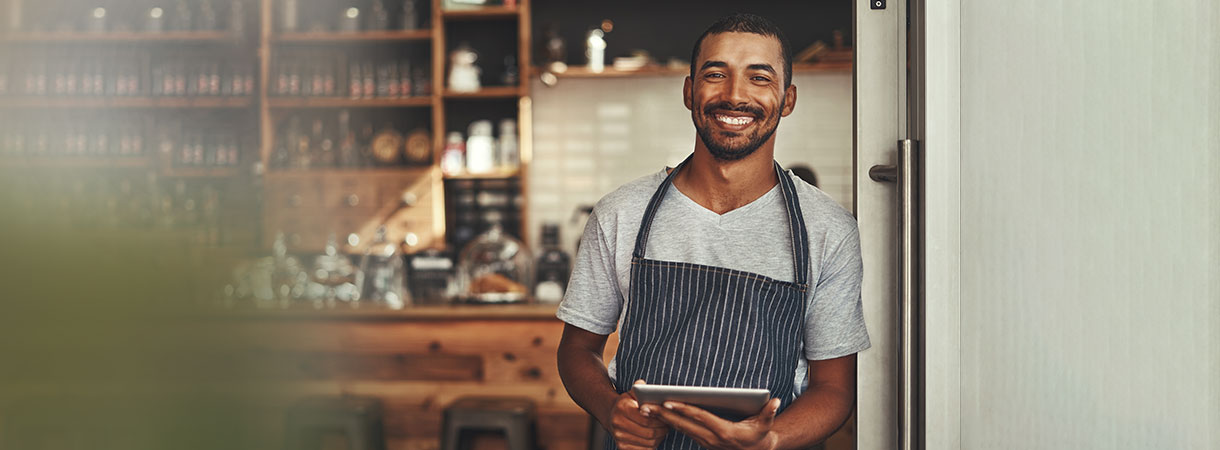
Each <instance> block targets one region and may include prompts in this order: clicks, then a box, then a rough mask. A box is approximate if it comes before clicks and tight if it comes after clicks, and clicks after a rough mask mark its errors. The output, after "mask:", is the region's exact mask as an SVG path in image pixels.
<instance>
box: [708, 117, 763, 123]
mask: <svg viewBox="0 0 1220 450" xmlns="http://www.w3.org/2000/svg"><path fill="white" fill-rule="evenodd" d="M716 120H719V121H721V122H724V123H727V124H729V125H745V124H748V123H750V122H753V121H754V118H752V117H729V116H716Z"/></svg>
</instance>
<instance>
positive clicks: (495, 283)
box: [457, 220, 534, 303]
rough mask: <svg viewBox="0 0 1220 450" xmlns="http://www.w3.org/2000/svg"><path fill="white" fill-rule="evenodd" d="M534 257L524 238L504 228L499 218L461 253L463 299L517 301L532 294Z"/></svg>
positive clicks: (459, 262)
mask: <svg viewBox="0 0 1220 450" xmlns="http://www.w3.org/2000/svg"><path fill="white" fill-rule="evenodd" d="M533 271H534V261H533V257H532V256H531V255H530V252H529V249H527V248H526V247H525V244H522V243H521V241H519V240H517V239H516V238H514V237H512V236H511V235H509V234H507V233H505V232H504V230H503V228H502V227H501V226H500V224H499V221H498V220H497V221H492V224H491V228H490V229H488V230H487V231H486V232H484V233H483V234H480V235H478V236H476V237H475V238H474V239H473V240H471V241H470V242H469V243H467V244H466V246H465V247H464V248H463V249H462V253H461V255H460V256H459V257H458V270H457V282H458V292H459V295H460V297H461V298H462V299H464V300H466V301H470V302H474V303H517V302H524V301H526V300H527V299H528V298H529V297H528V295H527V293H528V292H529V286H530V285H531V284H532V283H531V281H532V280H533Z"/></svg>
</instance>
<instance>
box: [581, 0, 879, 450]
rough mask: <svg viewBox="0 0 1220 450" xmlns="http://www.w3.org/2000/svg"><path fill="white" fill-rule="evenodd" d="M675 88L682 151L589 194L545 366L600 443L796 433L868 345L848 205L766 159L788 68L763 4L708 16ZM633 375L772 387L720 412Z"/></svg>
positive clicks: (803, 432)
mask: <svg viewBox="0 0 1220 450" xmlns="http://www.w3.org/2000/svg"><path fill="white" fill-rule="evenodd" d="M683 101H684V102H685V104H686V107H687V109H689V110H690V111H691V120H692V121H693V122H694V124H695V128H696V130H697V137H696V139H695V146H694V152H693V153H692V154H691V156H690V157H688V158H687V159H686V160H685V161H683V162H682V164H679V165H678V166H677V167H675V168H673V169H672V170H669V169H665V170H660V171H658V172H656V173H654V174H652V175H648V176H645V177H643V178H640V179H638V180H635V181H633V182H631V183H628V184H626V185H624V186H622V187H620V188H619V189H617V190H615V191H614V192H612V193H610V194H609V195H607V196H606V197H604V198H603V199H602V200H601V201H599V202H598V203H597V205H596V206H595V207H594V209H593V214H592V216H590V219H589V222H588V225H587V226H586V228H585V232H584V235H583V236H582V238H581V246H580V252H579V254H578V255H577V258H576V259H577V262H576V267H575V268H574V270H573V273H572V279H571V281H570V283H569V285H568V290H567V293H566V295H565V297H564V301H563V303H562V304H561V305H560V307H559V312H558V313H557V316H558V317H559V318H560V319H561V320H563V321H564V322H566V323H567V325H566V326H565V328H564V333H563V339H562V341H561V342H560V344H559V352H558V358H559V372H560V376H561V377H562V378H563V382H564V385H565V386H566V387H567V390H568V393H569V394H570V395H571V396H572V398H573V400H575V401H576V402H577V403H578V404H580V405H581V407H583V408H584V409H585V410H586V411H588V412H589V413H590V414H592V415H593V416H594V417H596V418H597V420H598V421H599V422H600V423H601V424H602V426H604V427H605V428H606V429H607V430H608V431H609V435H610V441H611V442H609V443H608V444H609V446H610V448H614V447H619V448H624V449H638V448H666V449H685V448H697V447H705V448H749V449H755V448H757V449H773V448H803V447H808V446H810V445H813V444H816V443H818V442H821V441H823V440H825V439H826V438H827V437H829V436H830V435H831V434H832V433H834V431H835V430H837V429H838V428H839V427H840V426H842V425H843V423H844V421H846V420H847V418H848V416H850V415H851V410H852V408H853V402H854V399H855V383H856V382H855V380H856V374H855V367H856V356H855V355H856V353H857V352H859V351H861V350H864V349H866V348H868V347H869V340H868V333H867V331H866V330H865V327H864V319H863V313H862V308H861V304H860V280H861V276H862V265H861V261H860V242H859V233H858V232H857V229H856V222H855V219H854V218H853V217H852V215H851V213H849V212H848V211H846V210H844V209H843V208H842V207H840V206H839V205H838V204H837V203H835V202H834V200H832V199H831V198H830V197H829V196H827V195H826V194H824V193H823V192H821V191H819V190H818V189H817V188H814V187H813V186H810V185H808V184H806V183H804V182H803V181H801V180H800V179H799V178H796V176H795V175H793V174H792V173H791V172H789V171H785V170H782V169H781V168H780V166H779V165H778V164H777V163H775V161H774V152H775V132H776V129H777V128H778V126H779V122H780V118H781V117H785V116H787V115H789V114H791V113H792V110H793V108H794V107H795V106H796V86H793V85H792V63H791V51H790V50H789V48H788V44H787V42H786V40H785V39H784V37H783V34H782V33H781V32H780V30H779V28H778V27H776V26H775V25H774V24H772V23H771V22H770V21H767V20H766V19H763V18H761V17H758V16H754V15H750V14H737V15H733V16H729V17H726V18H724V19H721V20H720V21H718V22H716V23H715V24H713V25H712V26H711V27H710V28H708V30H707V31H705V32H704V34H703V35H702V36H700V37H699V39H698V40H697V41H696V42H695V46H694V50H693V51H692V57H691V73H690V76H689V77H688V78H687V79H686V82H685V83H684V85H683ZM616 330H617V331H618V332H619V347H618V351H617V353H616V355H615V358H614V361H612V362H611V363H610V364H609V366H607V365H606V364H604V363H603V361H602V354H603V352H604V350H605V344H606V338H607V336H608V335H609V334H610V333H612V332H614V331H616ZM641 382H647V383H653V384H672V385H688V386H714V387H741V388H763V389H767V390H769V391H771V396H772V397H773V398H772V400H771V401H770V402H769V403H767V405H766V406H764V407H763V409H762V411H760V412H759V413H758V414H756V415H754V416H752V417H745V418H741V417H722V416H719V415H715V414H711V413H709V412H707V411H704V410H702V409H699V408H697V407H695V406H691V405H685V404H680V403H674V402H666V403H665V404H664V405H652V404H644V405H641V404H639V403H638V402H637V401H636V400H635V398H634V397H633V396H632V394H631V386H632V385H633V384H635V383H641Z"/></svg>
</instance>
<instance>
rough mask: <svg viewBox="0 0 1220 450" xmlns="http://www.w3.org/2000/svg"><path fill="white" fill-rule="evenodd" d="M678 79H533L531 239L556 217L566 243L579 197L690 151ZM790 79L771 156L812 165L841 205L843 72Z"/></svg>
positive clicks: (846, 139)
mask: <svg viewBox="0 0 1220 450" xmlns="http://www.w3.org/2000/svg"><path fill="white" fill-rule="evenodd" d="M682 81H683V77H682V76H677V75H674V76H657V77H639V78H620V79H615V78H600V79H560V81H559V84H558V85H557V86H555V87H547V86H545V85H543V84H542V83H540V82H538V81H537V80H535V81H534V85H533V86H532V92H533V103H534V155H533V162H532V164H531V170H530V179H529V183H530V187H529V189H530V202H529V208H530V209H529V218H530V225H529V232H530V235H531V237H533V238H534V239H537V234H538V229H539V224H541V223H544V222H555V223H559V224H561V226H562V227H563V228H562V229H563V241H564V244H565V248H567V250H569V251H571V250H572V249H573V247H574V246H575V241H576V239H578V238H579V236H580V232H581V229H582V227H583V226H584V222H583V218H581V220H576V221H573V220H572V218H573V211H575V209H576V208H577V207H578V206H580V205H592V204H593V203H596V202H597V200H598V199H599V198H601V197H602V196H603V195H605V194H606V193H608V192H610V191H612V190H614V188H616V187H618V186H619V185H621V184H623V183H626V182H628V181H631V180H634V179H636V178H638V177H641V176H643V175H646V174H650V173H653V172H655V171H657V170H660V169H661V168H662V167H663V166H666V165H670V166H672V165H674V164H677V163H679V162H681V161H682V159H683V158H684V157H686V155H688V154H690V152H691V151H693V149H694V145H695V144H694V142H695V139H696V137H695V127H694V125H692V124H691V119H690V111H687V110H686V108H685V107H684V106H683V105H682ZM793 84H795V85H796V86H797V102H796V104H797V107H796V109H795V110H794V111H793V113H792V115H790V116H788V117H786V118H784V119H782V120H781V121H780V125H779V130H778V131H777V132H776V144H775V159H776V160H777V161H779V163H780V164H782V165H784V166H785V167H787V166H789V165H793V164H797V163H803V164H806V165H808V166H810V167H812V168H813V170H814V172H816V173H817V176H818V184H819V187H820V188H821V189H822V190H823V191H826V192H827V193H828V194H830V195H831V197H833V198H834V199H836V200H838V201H839V203H841V204H842V205H844V206H845V207H847V208H849V209H850V208H851V204H852V198H851V195H852V179H851V164H852V154H851V142H852V141H851V135H852V129H851V123H852V118H851V114H852V112H851V101H852V100H851V99H852V90H851V73H850V72H833V73H810V74H794V76H793ZM531 242H538V241H537V240H532V241H531Z"/></svg>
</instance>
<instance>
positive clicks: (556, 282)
mask: <svg viewBox="0 0 1220 450" xmlns="http://www.w3.org/2000/svg"><path fill="white" fill-rule="evenodd" d="M541 238H542V252H541V253H539V255H538V263H537V265H536V266H535V269H536V272H537V274H538V276H537V282H536V283H535V284H534V300H537V301H538V302H539V303H559V302H560V301H561V300H563V294H564V291H566V290H567V287H568V277H569V275H571V271H572V258H571V257H570V256H568V254H567V252H564V251H563V250H562V249H560V248H559V242H560V239H559V225H558V224H553V223H547V224H543V225H542V236H541Z"/></svg>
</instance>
